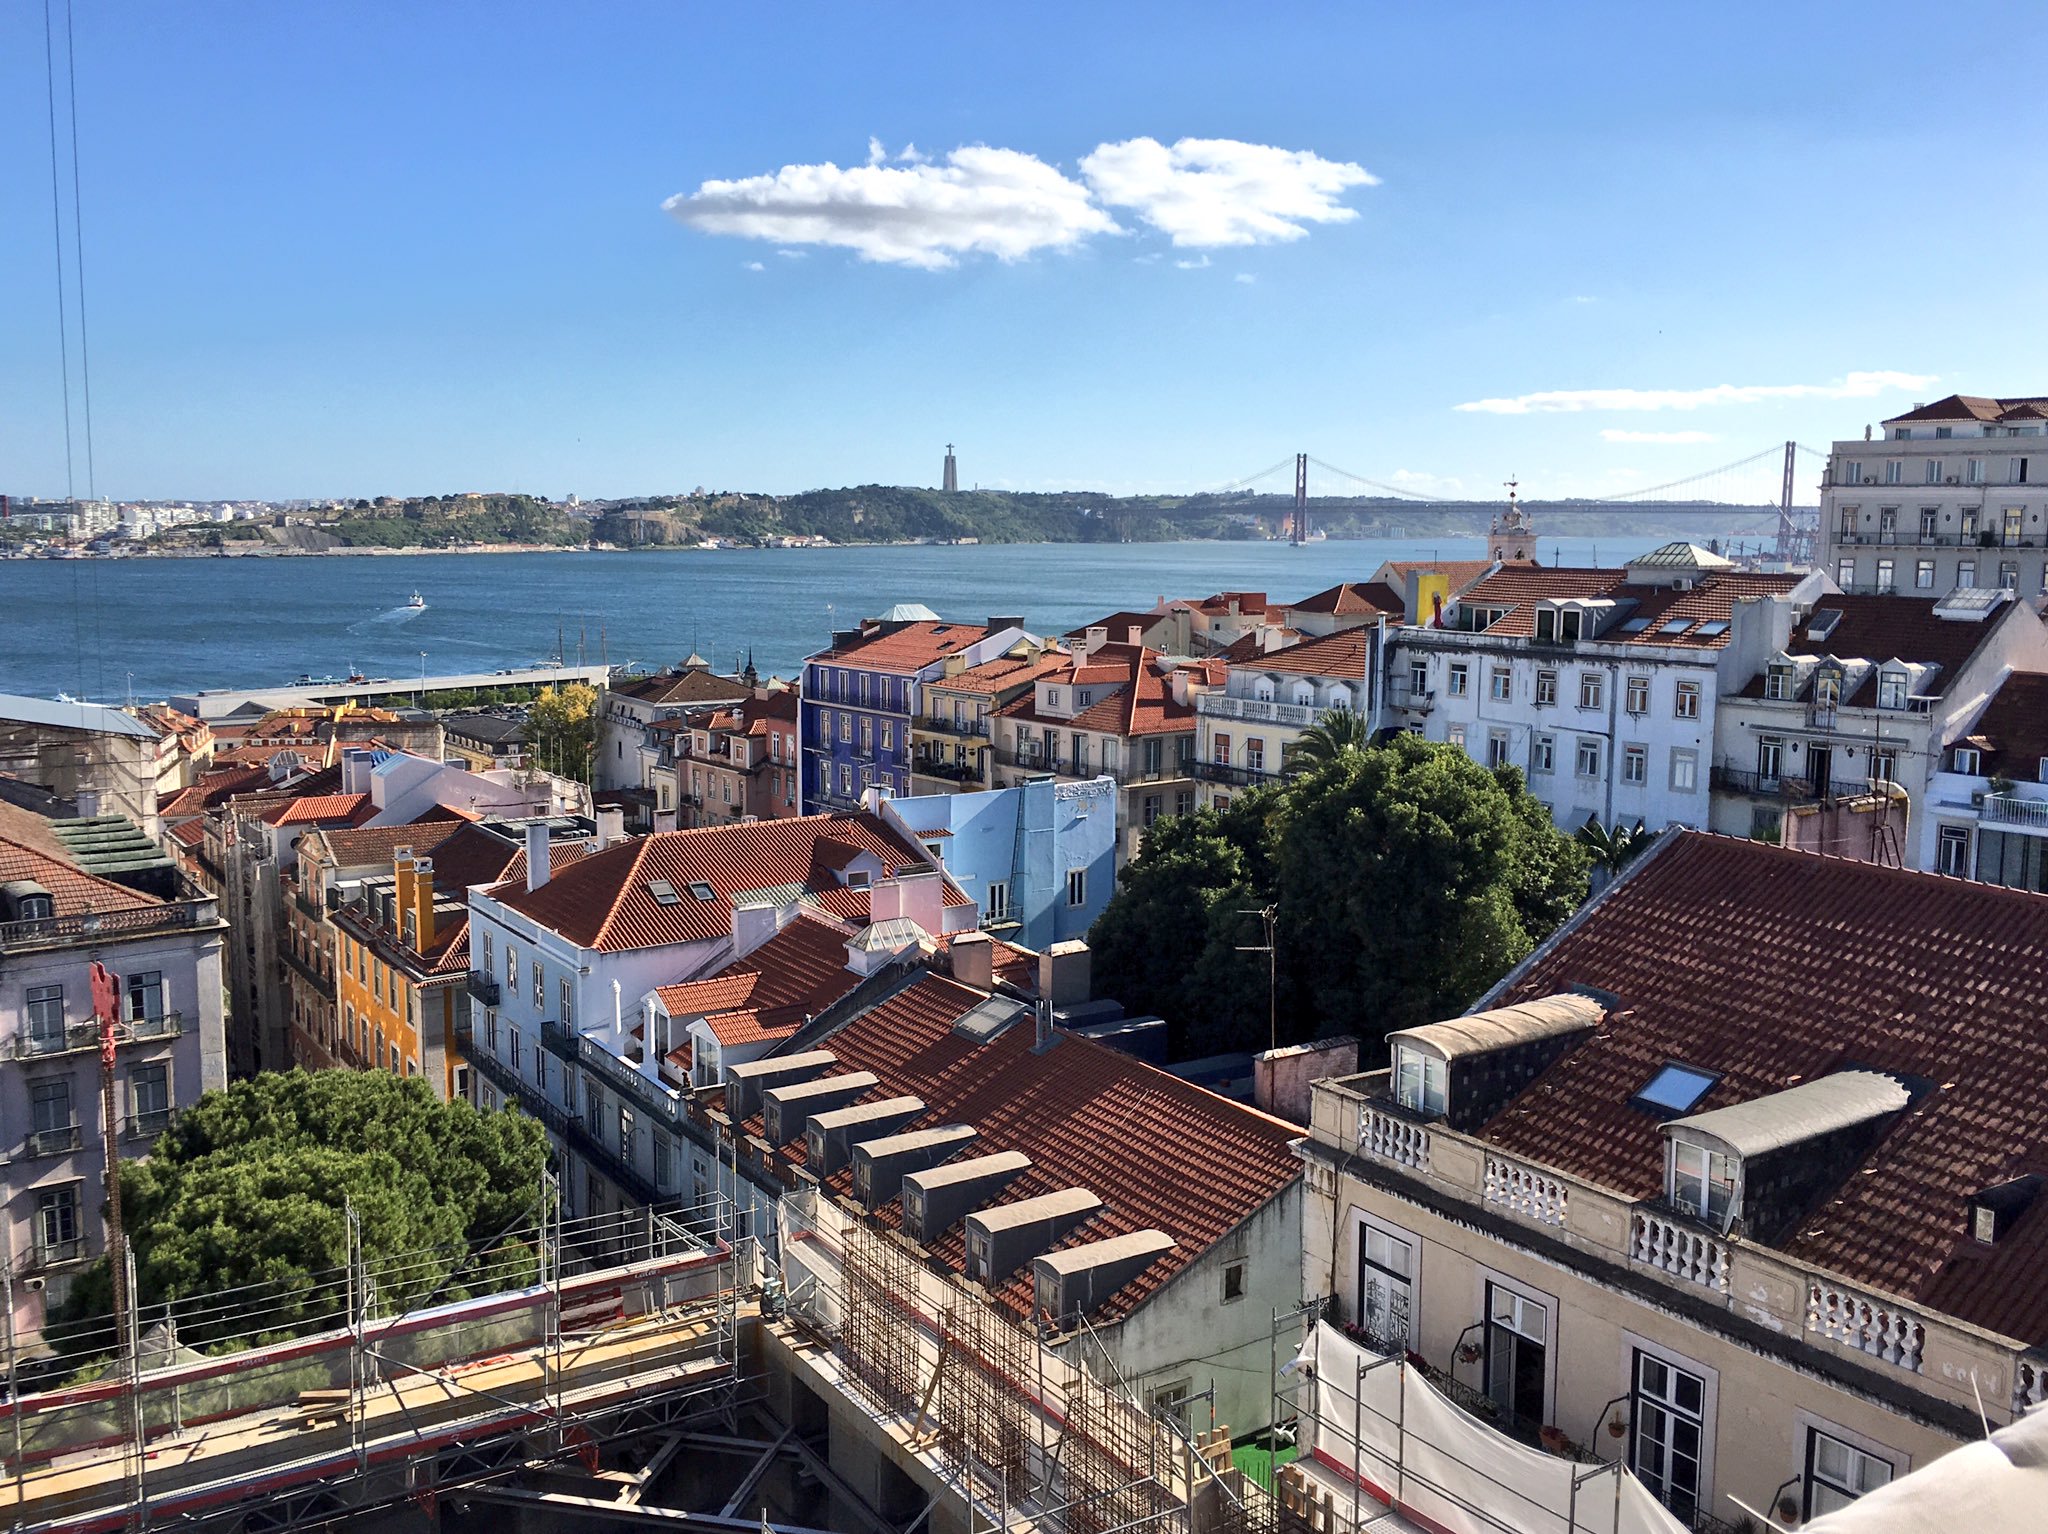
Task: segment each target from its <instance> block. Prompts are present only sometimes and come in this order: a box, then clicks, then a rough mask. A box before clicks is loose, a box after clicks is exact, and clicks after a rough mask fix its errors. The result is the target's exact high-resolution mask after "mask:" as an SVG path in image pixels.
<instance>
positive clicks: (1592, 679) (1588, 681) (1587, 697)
mask: <svg viewBox="0 0 2048 1534" xmlns="http://www.w3.org/2000/svg"><path fill="white" fill-rule="evenodd" d="M1606 701H1607V679H1606V678H1605V677H1603V676H1602V675H1601V674H1600V673H1599V672H1597V671H1582V672H1580V673H1579V707H1580V708H1599V707H1600V706H1601V705H1602V704H1604V703H1605V702H1606Z"/></svg>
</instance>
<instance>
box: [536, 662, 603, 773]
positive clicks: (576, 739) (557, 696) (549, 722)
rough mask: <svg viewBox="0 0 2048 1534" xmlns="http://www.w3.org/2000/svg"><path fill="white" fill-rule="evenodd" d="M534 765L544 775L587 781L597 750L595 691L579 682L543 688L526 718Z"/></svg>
mask: <svg viewBox="0 0 2048 1534" xmlns="http://www.w3.org/2000/svg"><path fill="white" fill-rule="evenodd" d="M526 738H527V739H528V740H529V741H531V742H533V753H534V760H535V762H536V763H537V764H538V765H539V766H540V767H542V768H543V769H545V770H546V771H548V772H552V773H556V774H558V775H559V776H561V777H565V778H574V779H575V780H576V781H577V782H579V783H588V782H589V781H590V769H591V763H592V759H593V758H594V756H595V754H596V751H597V691H596V689H595V688H592V687H589V686H587V685H585V684H584V683H582V682H571V683H569V684H568V685H567V686H565V687H544V688H542V689H541V691H540V695H539V696H538V697H536V698H535V699H534V700H533V706H532V708H531V709H529V710H528V711H527V715H526Z"/></svg>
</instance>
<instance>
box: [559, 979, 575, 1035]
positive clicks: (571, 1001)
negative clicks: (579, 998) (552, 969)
mask: <svg viewBox="0 0 2048 1534" xmlns="http://www.w3.org/2000/svg"><path fill="white" fill-rule="evenodd" d="M561 998H562V1026H563V1027H564V1028H574V1027H575V1026H576V993H575V992H574V991H572V990H571V989H570V987H569V981H568V978H567V977H566V976H564V977H563V980H562V985H561Z"/></svg>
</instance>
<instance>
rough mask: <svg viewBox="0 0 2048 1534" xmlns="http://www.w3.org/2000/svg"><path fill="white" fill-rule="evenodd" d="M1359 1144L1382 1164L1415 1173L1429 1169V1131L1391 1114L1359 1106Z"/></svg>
mask: <svg viewBox="0 0 2048 1534" xmlns="http://www.w3.org/2000/svg"><path fill="white" fill-rule="evenodd" d="M1358 1144H1359V1146H1360V1148H1361V1149H1363V1150H1365V1151H1366V1152H1368V1153H1369V1154H1371V1155H1374V1156H1377V1157H1378V1158H1379V1159H1380V1160H1382V1161H1391V1162H1393V1163H1394V1165H1396V1166H1405V1167H1413V1168H1414V1169H1415V1170H1416V1171H1418V1172H1426V1171H1428V1170H1429V1131H1428V1130H1427V1129H1424V1128H1423V1127H1422V1126H1421V1125H1420V1124H1411V1123H1409V1122H1408V1121H1407V1120H1406V1119H1403V1118H1396V1117H1395V1116H1394V1115H1393V1114H1391V1113H1382V1112H1381V1111H1380V1110H1379V1109H1377V1108H1373V1107H1361V1108H1360V1109H1359V1110H1358Z"/></svg>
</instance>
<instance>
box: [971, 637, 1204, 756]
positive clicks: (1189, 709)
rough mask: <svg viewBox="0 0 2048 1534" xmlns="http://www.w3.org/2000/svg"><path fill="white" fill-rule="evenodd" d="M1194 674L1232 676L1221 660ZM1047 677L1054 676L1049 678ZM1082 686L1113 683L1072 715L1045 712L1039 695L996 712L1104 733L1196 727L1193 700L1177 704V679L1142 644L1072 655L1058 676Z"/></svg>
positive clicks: (1194, 666) (1194, 667) (1197, 665)
mask: <svg viewBox="0 0 2048 1534" xmlns="http://www.w3.org/2000/svg"><path fill="white" fill-rule="evenodd" d="M1186 669H1187V671H1188V672H1189V675H1190V676H1191V677H1192V678H1193V679H1194V680H1196V681H1198V682H1200V683H1202V684H1204V685H1212V686H1215V685H1221V684H1222V682H1223V679H1224V677H1225V676H1226V675H1227V674H1228V672H1227V668H1226V666H1225V663H1224V662H1223V661H1222V659H1221V658H1215V657H1212V658H1211V659H1209V660H1206V661H1195V662H1193V663H1191V664H1190V665H1189V666H1188V667H1187V668H1186ZM1046 680H1048V681H1050V680H1053V678H1052V677H1050V676H1048V677H1047V678H1046ZM1059 680H1061V682H1062V683H1063V684H1064V683H1067V682H1069V681H1071V682H1072V683H1073V684H1074V685H1078V686H1104V685H1107V686H1111V687H1114V688H1115V689H1116V690H1115V691H1114V692H1112V693H1111V694H1110V695H1109V696H1108V697H1106V698H1102V699H1099V700H1098V701H1096V702H1095V703H1093V704H1091V705H1089V706H1088V707H1087V708H1085V709H1082V710H1081V711H1080V712H1079V713H1077V714H1075V715H1074V716H1073V717H1072V718H1070V719H1069V718H1062V717H1058V716H1055V715H1052V714H1042V713H1040V712H1039V710H1038V702H1037V694H1036V692H1035V691H1034V692H1031V693H1027V694H1025V695H1024V696H1023V697H1020V698H1016V699H1013V700H1012V701H1010V702H1008V703H1005V704H1004V705H1002V707H1000V708H998V709H997V710H996V713H997V715H998V716H999V717H1001V718H1004V719H1014V720H1018V721H1021V722H1024V723H1028V724H1048V725H1051V726H1053V727H1054V728H1056V729H1068V730H1092V731H1095V732H1097V733H1098V734H1103V735H1119V736H1127V735H1165V734H1174V733H1185V732H1188V731H1192V730H1193V729H1194V727H1195V708H1194V703H1193V702H1192V700H1190V701H1189V702H1187V703H1184V704H1183V703H1176V702H1174V699H1173V686H1172V683H1171V682H1169V681H1168V680H1167V678H1166V677H1165V676H1164V675H1163V674H1162V673H1161V672H1160V670H1159V652H1158V651H1156V650H1148V649H1146V648H1144V647H1143V646H1141V645H1127V644H1106V645H1104V646H1102V647H1101V648H1100V649H1098V650H1097V651H1096V652H1095V653H1094V654H1093V655H1090V656H1087V657H1086V658H1085V660H1084V659H1083V658H1081V657H1075V658H1074V659H1073V662H1072V665H1071V669H1070V672H1069V674H1068V675H1066V676H1063V677H1061V678H1059Z"/></svg>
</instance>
